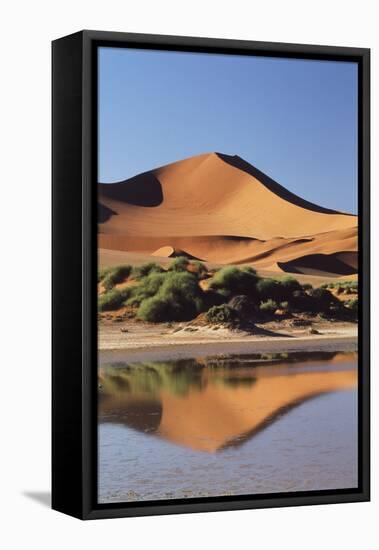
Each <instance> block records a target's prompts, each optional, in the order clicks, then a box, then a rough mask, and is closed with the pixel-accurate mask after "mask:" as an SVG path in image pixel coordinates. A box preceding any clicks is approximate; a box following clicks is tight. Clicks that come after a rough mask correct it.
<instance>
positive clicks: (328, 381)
mask: <svg viewBox="0 0 379 550" xmlns="http://www.w3.org/2000/svg"><path fill="white" fill-rule="evenodd" d="M342 357H343V356H342ZM351 359H352V358H351V357H349V356H348V357H346V358H345V365H346V366H345V365H344V363H343V359H342V358H341V356H340V354H337V355H336V356H335V359H334V360H333V359H332V361H333V362H334V363H335V364H336V366H335V367H334V370H330V362H328V366H329V369H325V368H322V367H325V365H323V364H322V363H321V362H319V363H318V365H319V367H320V368H316V367H314V366H310V365H312V363H309V362H301V363H298V364H295V366H294V364H291V363H286V364H281V365H274V366H258V367H251V366H250V367H243V366H241V367H237V368H233V369H225V368H224V369H217V368H201V366H200V365H199V364H198V363H197V364H196V369H195V371H194V372H192V373H191V372H190V368H189V366H188V367H187V369H185V370H184V374H183V372H182V373H181V372H180V371H179V372H178V371H177V372H175V368H172V364H171V370H169V371H167V372H166V373H165V376H166V379H165V380H166V381H165V382H164V383H162V382H159V383H158V382H157V380H158V379H157V378H155V386H154V385H153V386H152V385H151V382H149V383H147V379H146V378H144V379H143V381H142V382H141V381H139V385H137V386H135V387H134V390H132V391H131V388H130V387H128V386H127V385H125V383H124V389H123V388H122V384H121V386H118V389H117V391H114V389H113V390H112V389H111V386H110V385H109V384H108V385H107V377H108V376H110V374H107V373H108V369H107V368H104V369H102V371H101V381H102V383H103V384H104V386H103V388H105V389H104V393H103V394H102V393H100V407H99V409H100V410H99V413H100V421H102V422H113V423H118V424H125V425H127V426H129V427H131V428H134V429H136V430H138V431H142V432H144V433H150V434H156V435H158V436H160V437H162V438H163V439H165V440H167V441H171V442H173V443H175V444H178V445H182V446H185V447H189V448H191V449H194V450H198V451H205V452H215V451H219V450H222V449H223V448H225V447H229V446H232V445H237V444H240V443H242V442H243V441H245V440H246V439H249V438H251V437H253V436H255V435H257V434H258V433H259V432H260V431H262V430H264V429H265V428H266V427H268V426H269V425H270V424H271V423H272V422H274V421H276V420H277V419H279V418H281V417H282V416H283V415H284V414H286V413H287V412H289V411H290V410H291V409H293V408H294V407H296V406H298V405H301V404H302V403H304V402H305V401H307V400H309V399H312V398H315V397H317V396H319V395H322V394H325V393H329V392H334V391H339V390H347V389H353V388H355V387H356V386H357V371H356V369H352V368H350V367H351V366H352V365H354V364H355V363H354V362H352V361H351ZM192 364H194V362H192ZM313 365H314V363H313ZM149 368H150V369H151V367H149ZM159 368H160V369H161V370H162V369H163V368H164V367H163V366H162V365H160V367H159ZM199 369H200V370H199ZM117 370H118V372H120V378H122V376H121V373H122V371H123V369H122V367H117ZM113 371H114V369H113ZM109 372H111V371H109ZM127 372H128V373H130V372H133V369H131V368H130V366H129V367H128V368H127ZM141 374H142V371H141V370H140V374H139V376H140V375H141ZM192 375H193V376H192ZM177 376H179V379H178V378H177ZM183 376H184V377H183ZM152 388H153V390H152Z"/></svg>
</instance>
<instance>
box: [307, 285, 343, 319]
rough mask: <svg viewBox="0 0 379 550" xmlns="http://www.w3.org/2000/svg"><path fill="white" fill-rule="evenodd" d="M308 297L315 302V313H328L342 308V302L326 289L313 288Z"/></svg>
mask: <svg viewBox="0 0 379 550" xmlns="http://www.w3.org/2000/svg"><path fill="white" fill-rule="evenodd" d="M308 295H309V297H310V298H311V299H312V301H313V311H316V312H323V313H327V312H329V311H330V310H331V309H340V308H341V302H340V301H339V300H338V298H336V297H335V296H333V294H332V293H331V292H330V291H329V290H327V289H326V288H321V287H319V288H313V289H312V290H310V291H309V292H308Z"/></svg>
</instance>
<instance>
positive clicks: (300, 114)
mask: <svg viewBox="0 0 379 550" xmlns="http://www.w3.org/2000/svg"><path fill="white" fill-rule="evenodd" d="M357 93H358V88H357V65H356V64H355V63H345V62H334V61H309V60H296V59H279V58H267V57H246V56H231V55H218V54H217V55H215V54H203V53H182V52H165V51H151V50H132V49H124V48H105V47H102V48H100V49H99V167H98V172H99V174H98V176H99V181H100V182H103V183H108V182H115V181H121V180H124V179H127V178H129V177H132V176H134V175H136V174H138V173H140V172H144V171H146V170H150V169H152V168H155V167H157V166H161V165H163V164H168V163H170V162H174V161H176V160H180V159H183V158H186V157H189V156H193V155H197V154H201V153H206V152H212V151H218V152H221V153H226V154H229V155H234V154H237V155H239V156H240V157H243V158H244V159H245V160H247V161H248V162H250V163H251V164H253V165H254V166H256V167H257V168H258V169H259V170H261V171H263V172H265V173H266V174H267V175H269V176H270V177H272V178H273V179H274V180H276V181H277V182H278V183H280V184H281V185H284V186H285V187H286V188H287V189H289V190H290V191H292V192H293V193H296V194H297V195H300V196H301V197H303V198H305V199H307V200H309V201H312V202H315V203H317V204H320V205H322V206H326V207H328V208H335V209H337V210H342V211H346V212H352V213H356V212H357V150H358V135H357V116H358V114H357Z"/></svg>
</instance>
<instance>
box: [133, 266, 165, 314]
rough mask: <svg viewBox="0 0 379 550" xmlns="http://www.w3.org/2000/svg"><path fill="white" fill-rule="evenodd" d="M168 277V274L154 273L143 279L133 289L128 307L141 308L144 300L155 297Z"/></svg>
mask: <svg viewBox="0 0 379 550" xmlns="http://www.w3.org/2000/svg"><path fill="white" fill-rule="evenodd" d="M166 277H167V274H166V273H156V272H154V271H153V272H151V273H150V274H149V275H147V276H146V277H143V278H142V279H141V280H140V282H139V284H138V285H136V286H133V287H131V291H130V296H129V299H128V302H127V303H128V305H130V306H139V305H140V304H141V303H142V302H143V300H146V299H147V298H151V297H152V296H155V295H156V294H157V293H158V291H159V289H160V288H161V286H162V285H163V283H164V281H165V278H166Z"/></svg>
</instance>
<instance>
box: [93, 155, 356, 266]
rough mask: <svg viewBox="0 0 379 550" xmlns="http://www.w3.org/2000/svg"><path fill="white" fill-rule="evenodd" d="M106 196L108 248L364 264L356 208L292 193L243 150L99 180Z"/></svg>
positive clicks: (279, 262)
mask: <svg viewBox="0 0 379 550" xmlns="http://www.w3.org/2000/svg"><path fill="white" fill-rule="evenodd" d="M99 203H100V211H99V247H100V248H102V249H108V250H118V251H127V252H136V253H141V254H151V255H154V256H160V257H174V256H177V255H180V254H184V255H187V256H189V257H193V258H198V259H201V260H204V261H207V262H212V263H217V264H239V263H249V264H251V265H254V266H256V267H257V268H258V269H270V270H273V271H281V270H283V271H289V272H293V273H298V272H301V273H307V272H314V273H315V274H316V273H320V274H322V273H328V274H331V275H336V276H338V275H347V274H350V273H351V274H353V273H356V271H357V217H356V216H354V215H351V214H345V213H341V212H336V211H333V210H329V209H326V208H323V207H320V206H317V205H314V204H312V203H309V202H307V201H305V200H303V199H301V198H300V197H297V196H296V195H293V194H292V193H290V192H289V191H287V190H286V189H285V188H284V187H282V186H281V185H279V184H278V183H276V182H274V181H273V180H271V178H269V177H268V176H266V175H265V174H263V173H262V172H260V171H259V170H257V169H256V168H254V167H253V166H251V165H250V164H248V163H247V162H246V161H244V160H243V159H241V158H240V157H237V156H235V157H230V156H228V155H222V154H218V153H212V154H205V155H199V156H196V157H192V158H189V159H186V160H182V161H178V162H175V163H173V164H169V165H167V166H163V167H161V168H157V169H155V170H152V171H150V172H146V173H144V174H140V175H139V176H136V177H134V178H131V179H129V180H126V181H124V182H120V183H115V184H100V185H99ZM304 270H305V271H304Z"/></svg>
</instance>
